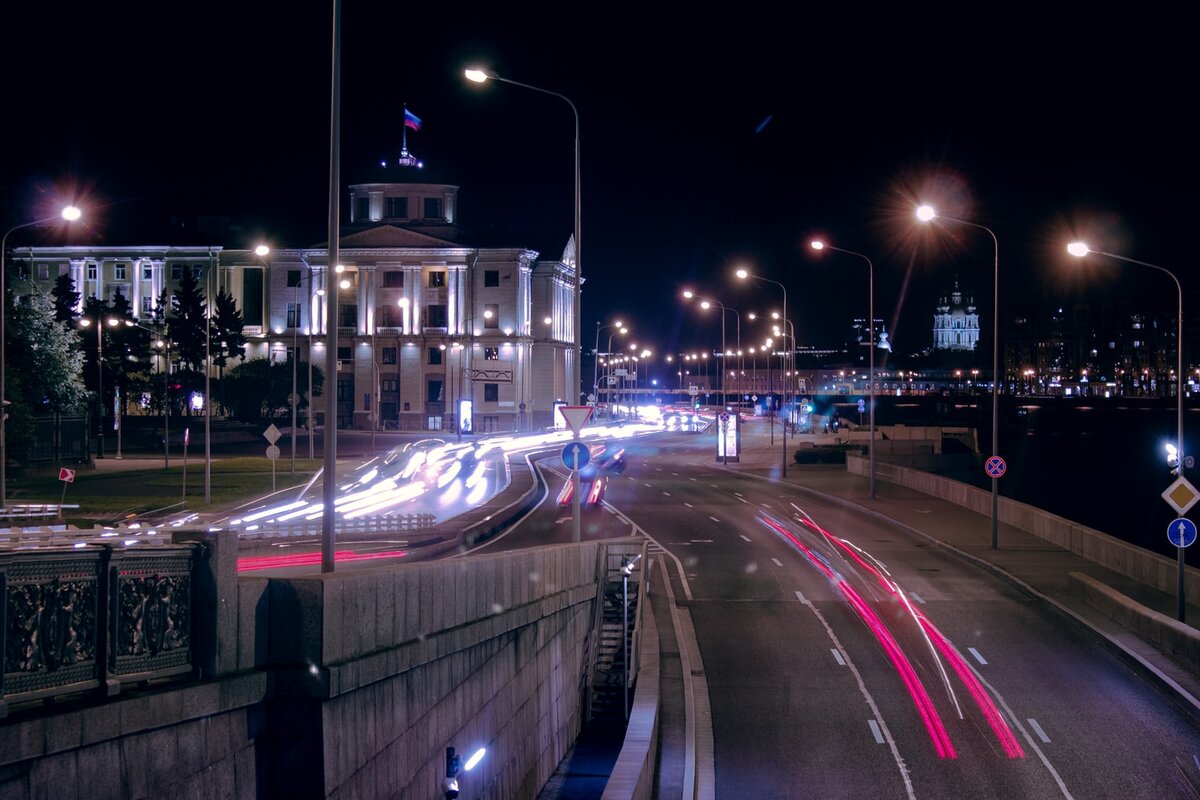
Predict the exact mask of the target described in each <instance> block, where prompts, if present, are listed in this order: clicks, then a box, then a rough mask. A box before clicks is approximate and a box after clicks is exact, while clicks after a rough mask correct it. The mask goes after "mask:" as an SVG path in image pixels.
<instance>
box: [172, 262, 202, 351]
mask: <svg viewBox="0 0 1200 800" xmlns="http://www.w3.org/2000/svg"><path fill="white" fill-rule="evenodd" d="M205 312H206V303H205V300H204V292H203V291H202V289H201V287H200V284H199V282H198V281H197V280H196V273H195V272H193V271H192V270H190V269H185V270H184V271H183V279H182V280H181V281H180V282H179V287H178V288H177V289H176V290H175V294H174V295H173V296H172V297H171V313H170V315H169V316H168V317H167V332H168V335H169V336H170V337H171V342H172V343H173V345H174V347H173V349H174V353H175V358H176V360H177V361H178V362H179V366H180V368H181V369H184V370H188V371H191V372H198V371H199V370H200V369H201V368H202V367H203V366H204V356H205V352H204V331H205V327H204V326H205V319H204V317H205Z"/></svg>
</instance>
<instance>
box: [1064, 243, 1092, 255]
mask: <svg viewBox="0 0 1200 800" xmlns="http://www.w3.org/2000/svg"><path fill="white" fill-rule="evenodd" d="M1067 252H1068V253H1070V254H1071V255H1073V256H1075V257H1076V258H1083V257H1084V256H1086V255H1087V254H1088V253H1090V252H1092V251H1091V249H1089V248H1088V246H1087V245H1086V244H1084V243H1083V242H1071V243H1070V244H1069V245H1067Z"/></svg>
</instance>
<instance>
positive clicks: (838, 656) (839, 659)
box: [829, 647, 846, 667]
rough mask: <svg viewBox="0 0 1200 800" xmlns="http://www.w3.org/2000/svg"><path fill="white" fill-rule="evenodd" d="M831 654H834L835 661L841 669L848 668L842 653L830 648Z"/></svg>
mask: <svg viewBox="0 0 1200 800" xmlns="http://www.w3.org/2000/svg"><path fill="white" fill-rule="evenodd" d="M829 652H831V653H833V660H834V661H836V662H838V666H839V667H844V666H846V659H844V658H842V651H841V650H838V649H837V648H836V647H831V648H829Z"/></svg>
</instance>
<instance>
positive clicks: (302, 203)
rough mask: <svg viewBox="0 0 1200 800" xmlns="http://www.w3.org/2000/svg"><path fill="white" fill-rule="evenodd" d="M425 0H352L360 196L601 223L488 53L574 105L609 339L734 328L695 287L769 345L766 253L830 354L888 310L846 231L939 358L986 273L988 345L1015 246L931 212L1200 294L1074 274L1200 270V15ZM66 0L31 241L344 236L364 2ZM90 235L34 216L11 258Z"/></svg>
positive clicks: (527, 233) (1029, 286) (549, 221)
mask: <svg viewBox="0 0 1200 800" xmlns="http://www.w3.org/2000/svg"><path fill="white" fill-rule="evenodd" d="M9 5H10V6H11V5H13V4H9ZM20 5H22V6H32V5H34V4H20ZM385 5H386V6H387V7H385ZM420 5H421V4H378V3H369V4H368V3H361V2H358V3H356V2H350V1H349V0H348V1H347V2H346V3H345V5H344V10H343V29H342V47H343V73H342V88H343V95H342V153H341V170H342V177H343V182H344V183H350V182H355V181H361V180H425V181H431V182H447V183H453V184H456V185H459V186H461V187H462V189H461V195H460V203H461V208H460V215H461V218H462V223H463V224H464V226H465V227H466V228H467V229H468V230H469V231H470V232H471V234H472V237H473V238H472V241H471V243H473V244H475V243H478V244H482V245H505V246H524V247H530V248H532V249H535V250H538V251H540V252H541V253H542V254H543V256H544V257H547V258H558V257H559V256H560V255H561V253H562V250H563V247H564V246H565V244H566V242H567V239H568V237H569V236H570V234H571V232H572V230H573V205H572V202H573V182H572V180H573V177H572V176H573V172H572V170H573V157H574V149H573V148H574V117H573V116H572V114H571V110H570V108H569V107H568V106H567V104H566V103H564V102H562V101H561V100H559V99H558V98H555V97H550V96H547V95H543V94H541V93H538V92H533V91H530V90H528V89H523V88H520V87H516V86H511V85H506V84H500V83H495V82H493V83H488V84H486V85H483V86H480V85H477V84H471V83H468V82H467V81H465V80H464V79H463V77H462V70H463V68H464V67H466V66H471V65H484V66H487V67H489V68H491V69H494V70H495V71H496V72H498V73H500V74H501V75H503V76H505V77H507V78H511V79H513V80H517V81H521V82H523V83H528V84H532V85H534V86H539V87H542V88H544V89H548V90H550V91H554V92H558V93H560V94H563V95H565V96H567V97H569V98H570V99H571V100H572V101H573V102H574V103H575V105H576V107H577V108H578V109H579V114H580V128H581V133H582V136H581V142H582V146H581V153H582V198H583V199H582V216H583V237H582V244H583V247H582V264H583V274H584V278H585V280H586V281H587V286H586V288H585V293H584V301H583V302H584V309H583V310H584V318H583V324H582V330H583V338H584V346H585V348H590V347H591V343H592V341H593V335H594V331H595V324H596V321H597V320H600V319H603V320H604V321H606V322H607V321H609V320H611V319H613V318H614V317H615V316H619V317H620V318H622V319H623V320H629V321H632V324H633V325H634V330H635V332H636V333H637V337H638V341H639V344H643V343H644V346H650V347H652V348H654V349H655V350H656V352H658V353H660V354H665V353H668V352H676V353H677V352H680V351H681V350H684V349H688V350H690V349H697V348H699V347H701V346H704V345H711V346H718V345H719V344H720V327H719V324H718V322H717V318H716V317H715V316H710V317H708V318H705V317H702V316H701V315H700V314H699V313H697V312H696V311H694V310H690V309H689V308H688V307H687V306H685V305H684V304H683V303H682V302H681V301H680V300H679V292H680V290H681V289H682V288H683V287H684V286H688V287H691V288H694V289H696V290H697V291H698V292H699V293H702V294H706V295H710V296H713V297H715V298H717V299H719V300H720V301H721V302H723V303H725V304H726V305H727V306H730V307H732V308H737V309H738V310H739V311H740V312H741V314H742V317H743V319H742V339H743V345H744V346H748V345H749V344H750V343H752V341H753V340H754V339H755V338H758V337H759V336H760V335H761V334H758V333H756V332H755V331H756V330H757V329H755V328H753V327H752V323H749V322H748V320H747V318H746V317H747V314H748V312H750V311H762V310H764V309H767V308H769V307H770V306H771V305H776V306H777V305H778V297H779V290H778V288H777V287H775V286H773V285H770V284H756V285H754V286H751V287H747V286H744V285H740V284H738V283H737V282H736V281H735V280H734V278H733V277H732V273H733V270H734V269H735V267H736V266H739V265H746V264H748V265H751V267H752V269H753V270H754V271H756V272H757V273H759V274H761V275H763V276H765V277H769V278H772V279H774V280H778V281H781V282H783V283H784V284H786V285H787V287H788V299H789V302H790V305H791V314H792V317H793V319H794V321H795V324H796V330H797V338H798V339H799V340H800V342H801V344H813V345H822V346H823V345H834V344H838V343H841V342H844V341H846V340H847V339H848V335H849V331H848V325H849V321H850V319H851V318H852V317H855V316H859V317H862V316H865V315H866V308H867V296H868V293H867V271H866V265H865V263H864V262H862V261H860V260H858V259H855V258H851V257H848V256H839V255H837V254H830V253H826V254H825V255H824V256H822V257H820V258H814V257H813V255H812V253H811V251H810V250H809V248H808V246H807V242H808V240H809V239H810V238H811V236H812V235H814V234H820V235H822V236H825V237H827V238H828V241H829V242H830V243H831V244H834V245H836V246H839V247H842V248H845V249H848V250H853V251H857V252H860V253H863V254H864V255H867V256H868V257H870V258H871V259H872V261H873V262H874V265H875V281H876V298H875V304H876V316H877V317H879V318H880V319H883V320H884V321H885V322H886V324H887V327H888V329H889V332H890V333H891V338H892V341H893V344H894V347H895V351H896V355H895V356H893V357H898V356H899V355H900V354H903V353H908V352H913V351H917V350H919V349H921V348H923V347H926V346H928V344H929V342H930V340H931V327H932V313H933V306H934V303H935V302H936V299H937V296H938V295H939V294H942V293H945V292H946V291H947V290H948V289H949V287H950V286H951V285H952V283H953V282H954V280H955V279H957V280H958V281H959V283H960V284H961V285H962V286H963V287H964V288H965V289H967V290H968V291H973V292H974V293H975V296H976V299H977V300H978V304H979V306H980V311H981V314H982V315H983V317H982V327H983V328H984V330H985V332H987V331H988V330H989V329H990V324H991V319H992V318H991V316H990V313H991V294H992V275H993V273H992V256H993V249H992V240H991V237H989V236H988V235H987V233H986V232H984V231H980V230H978V229H973V228H970V227H967V226H962V225H955V224H954V223H951V222H946V223H944V224H943V226H942V227H940V228H937V229H935V230H932V231H931V230H929V229H927V228H923V227H918V225H917V224H916V223H915V222H914V221H913V216H912V209H913V207H914V205H915V203H916V202H917V201H927V202H931V203H934V204H935V205H936V206H937V207H938V209H939V211H941V212H942V213H943V214H947V215H950V216H955V217H959V218H962V219H965V220H970V221H973V222H975V223H977V224H980V225H984V226H987V227H989V228H991V229H992V230H993V231H994V232H995V234H996V236H997V239H998V241H999V251H1000V280H1001V303H1002V305H1006V306H1008V307H1011V308H1015V307H1017V306H1018V305H1020V304H1025V303H1029V304H1041V303H1043V302H1044V303H1045V304H1052V303H1062V304H1069V303H1074V302H1079V301H1081V300H1108V301H1111V300H1114V299H1117V298H1122V297H1139V298H1141V299H1143V300H1144V302H1145V303H1146V304H1147V305H1148V307H1151V308H1153V309H1156V310H1164V311H1166V312H1168V313H1171V312H1173V310H1174V307H1175V290H1174V286H1173V284H1171V283H1170V281H1169V279H1168V278H1166V276H1162V275H1158V274H1155V273H1153V272H1151V271H1149V270H1146V269H1144V268H1141V267H1133V266H1122V265H1120V264H1119V263H1118V262H1113V261H1107V262H1105V261H1096V262H1095V263H1094V264H1093V265H1089V266H1083V267H1081V266H1080V265H1079V264H1078V262H1074V261H1073V260H1070V261H1069V260H1068V257H1066V256H1065V255H1063V254H1062V253H1063V247H1064V245H1065V243H1066V242H1067V241H1069V240H1071V239H1072V238H1075V233H1074V232H1080V233H1086V234H1087V237H1088V238H1089V241H1090V243H1091V244H1092V246H1093V247H1094V248H1098V249H1104V250H1108V251H1111V252H1115V253H1118V254H1121V255H1126V256H1129V257H1132V258H1137V259H1140V260H1143V261H1149V262H1152V263H1156V264H1159V265H1162V266H1165V267H1168V268H1169V269H1171V270H1172V271H1174V272H1175V273H1176V274H1177V275H1178V276H1179V278H1180V280H1181V281H1182V283H1183V286H1184V289H1185V304H1187V303H1189V302H1190V299H1189V298H1190V297H1191V290H1192V289H1195V288H1196V285H1197V281H1196V280H1195V278H1196V277H1197V275H1198V273H1197V271H1196V270H1195V269H1194V268H1193V267H1192V264H1193V263H1194V261H1195V259H1194V257H1193V258H1189V256H1190V255H1191V253H1190V252H1189V250H1188V249H1187V244H1188V243H1187V242H1186V240H1185V236H1187V235H1189V234H1190V233H1191V232H1192V230H1193V229H1194V227H1195V226H1194V223H1193V216H1194V213H1195V210H1196V203H1195V201H1194V198H1193V187H1194V186H1195V185H1196V178H1197V172H1198V170H1197V156H1196V145H1195V136H1194V128H1193V126H1192V123H1191V118H1192V117H1193V116H1194V114H1195V111H1194V106H1195V97H1196V91H1195V77H1196V69H1195V66H1194V48H1193V45H1192V43H1191V42H1190V41H1189V40H1188V39H1187V38H1185V37H1187V36H1189V26H1188V25H1187V24H1185V23H1184V22H1183V21H1182V20H1181V19H1173V18H1171V17H1170V16H1166V15H1162V16H1158V17H1155V16H1152V15H1151V13H1150V12H1149V11H1142V10H1138V9H1131V8H1126V7H1122V8H1121V9H1120V11H1121V13H1120V15H1110V14H1106V13H1103V12H1100V11H1098V10H1097V9H1098V8H1099V6H1097V5H1088V6H1083V5H1081V6H1079V10H1078V11H1077V12H1076V13H1075V14H1074V15H1072V16H1070V18H1068V15H1067V14H1066V13H1065V12H1062V11H1059V12H1057V16H1048V15H1047V11H1046V10H1045V9H1046V6H1045V5H1044V4H1043V5H1042V6H1030V7H1029V9H1022V8H1019V7H1016V6H1013V5H1008V4H1006V5H1003V6H999V5H997V6H995V7H991V8H988V7H982V6H972V7H967V6H963V5H962V4H957V5H947V6H946V7H945V8H942V9H939V8H934V7H929V8H925V9H923V10H921V11H920V12H919V13H917V14H913V13H911V9H910V8H909V7H905V11H906V12H910V13H908V14H907V15H905V16H901V15H900V14H899V13H898V12H897V11H885V12H880V11H876V10H874V9H871V8H870V7H868V6H859V5H849V6H845V8H846V9H847V10H846V11H841V12H826V11H813V10H812V9H810V8H806V7H793V8H790V9H789V10H788V11H787V12H786V13H783V12H782V11H781V10H780V9H781V8H782V7H780V6H767V5H765V4H764V5H758V4H748V5H743V6H738V7H736V8H733V7H726V8H723V9H722V10H721V13H720V14H717V15H711V14H707V13H702V12H701V11H700V10H699V7H695V9H694V10H693V9H687V8H686V7H681V10H679V11H675V12H671V13H667V12H666V11H649V12H647V11H645V6H638V5H628V6H626V5H621V4H595V5H594V6H589V5H586V4H585V5H582V6H576V7H572V6H568V5H563V4H558V5H554V6H546V7H544V8H542V9H541V10H540V11H537V12H535V11H533V10H530V9H531V7H530V6H527V5H525V4H522V8H521V10H520V11H513V8H514V7H513V6H511V5H509V6H507V7H506V8H505V10H507V11H508V12H509V15H502V14H501V13H500V10H501V9H499V8H493V9H492V10H491V11H487V12H484V13H480V12H478V11H477V10H475V9H472V8H470V7H469V6H462V5H457V4H425V5H426V6H427V7H425V8H422V7H419V6H420ZM38 6H39V8H38V9H36V10H35V9H31V8H27V7H22V8H19V9H12V8H6V9H5V11H4V12H0V13H2V14H3V17H4V26H3V27H4V29H5V31H6V36H5V40H6V44H5V48H4V52H3V54H2V55H0V59H3V61H2V64H3V74H4V76H5V80H4V84H5V90H4V92H3V97H4V108H5V112H6V113H5V119H6V124H5V128H6V131H5V137H4V141H5V144H4V146H3V151H2V153H3V155H2V156H0V223H3V224H4V226H5V229H7V228H8V227H10V226H12V225H14V224H18V223H20V222H24V221H27V220H29V219H34V218H37V217H38V216H44V215H45V214H46V213H47V210H46V209H47V208H48V207H49V206H52V205H53V202H54V201H55V200H56V199H57V198H60V197H68V196H69V197H71V198H73V199H77V200H78V201H79V202H80V203H82V204H83V205H84V208H85V213H86V214H87V224H86V225H85V226H81V227H79V228H78V229H77V230H75V231H73V232H72V233H70V234H69V236H70V241H72V242H75V243H83V242H86V241H91V242H99V243H112V244H154V243H161V242H164V241H167V240H168V239H171V240H173V241H178V240H180V239H184V240H186V239H188V238H189V236H190V237H192V238H195V236H196V234H194V233H190V228H189V227H188V226H189V224H190V223H189V222H188V220H190V219H193V218H194V217H195V216H196V215H223V216H228V217H229V218H230V219H231V222H232V223H233V224H234V226H235V229H234V230H235V231H236V233H235V234H234V235H233V236H232V237H231V239H230V240H226V241H221V242H208V241H199V240H196V241H190V242H188V243H191V244H209V243H214V244H222V245H224V246H227V247H249V246H252V245H253V244H255V243H256V242H257V241H258V240H260V239H265V240H268V241H270V242H273V243H274V244H276V245H277V246H280V247H289V246H290V247H295V246H310V245H313V244H316V243H319V242H323V241H324V240H325V238H326V219H327V214H328V210H327V197H328V158H329V151H328V147H329V144H328V141H329V139H328V137H329V85H330V50H331V48H330V38H331V19H332V3H311V2H304V3H289V4H280V3H245V4H241V5H233V4H225V3H219V2H218V3H205V4H191V5H185V4H161V3H160V4H145V5H139V4H86V5H85V4H75V3H66V4H52V5H51V4H38ZM406 103H407V105H408V108H409V109H410V110H411V111H412V112H413V113H415V114H416V115H418V116H419V117H420V118H421V119H422V122H423V124H422V127H421V130H420V131H419V132H413V131H409V135H408V147H409V150H410V151H411V152H412V153H413V154H415V155H416V156H418V157H419V158H421V159H422V160H423V161H424V162H425V164H426V168H425V170H424V171H422V172H421V173H417V174H415V175H414V173H413V172H412V171H411V170H408V171H400V170H398V169H396V168H395V167H392V168H390V169H382V168H380V167H379V166H378V164H379V161H380V160H388V161H391V160H392V159H394V158H395V156H396V155H397V154H398V153H399V150H400V143H401V133H402V120H403V109H404V104H406ZM347 199H348V194H346V193H343V211H344V212H348V209H347V208H346V201H347ZM49 213H53V210H51V211H49ZM347 217H348V214H347V213H344V215H343V219H346V218H347ZM62 241H64V239H63V236H62V234H61V233H55V232H53V231H44V232H43V231H36V232H31V231H23V232H21V233H19V234H14V235H13V236H12V237H10V240H9V243H10V246H11V245H15V246H22V245H26V244H31V243H46V244H49V243H56V242H62ZM729 319H730V328H729V330H728V335H727V338H728V341H729V342H730V343H732V338H733V335H734V332H733V317H732V315H730V317H729ZM606 339H607V332H606V334H605V336H604V338H603V339H602V341H601V344H604V340H606ZM985 341H990V340H985ZM982 355H983V358H982V360H983V361H986V362H989V363H990V358H989V357H988V356H989V355H990V353H989V352H988V351H987V350H986V349H985V351H984V353H983V354H982ZM588 366H590V361H587V360H585V362H584V367H585V368H587V367H588ZM662 372H663V374H664V375H665V374H666V373H667V372H668V368H666V367H662Z"/></svg>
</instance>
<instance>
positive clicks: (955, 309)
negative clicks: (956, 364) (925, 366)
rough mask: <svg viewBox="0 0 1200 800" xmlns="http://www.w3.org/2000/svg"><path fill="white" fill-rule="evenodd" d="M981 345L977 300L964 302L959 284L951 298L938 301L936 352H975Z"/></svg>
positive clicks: (972, 299)
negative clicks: (976, 307) (976, 308)
mask: <svg viewBox="0 0 1200 800" xmlns="http://www.w3.org/2000/svg"><path fill="white" fill-rule="evenodd" d="M978 345H979V314H978V313H977V312H976V310H975V299H974V298H973V297H967V298H966V300H965V301H964V299H963V293H962V290H961V289H959V288H958V282H957V281H956V282H955V284H954V289H953V291H951V292H950V295H949V297H945V296H943V297H941V298H939V300H938V305H937V312H936V313H935V314H934V315H933V349H934V350H974V349H975V348H976V347H977V346H978Z"/></svg>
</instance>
